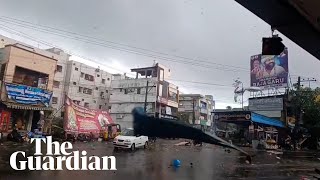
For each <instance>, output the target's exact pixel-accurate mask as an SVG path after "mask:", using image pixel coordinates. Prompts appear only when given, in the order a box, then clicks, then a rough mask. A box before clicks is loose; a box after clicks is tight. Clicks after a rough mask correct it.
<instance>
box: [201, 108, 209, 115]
mask: <svg viewBox="0 0 320 180" xmlns="http://www.w3.org/2000/svg"><path fill="white" fill-rule="evenodd" d="M200 113H202V114H208V109H204V108H201V109H200Z"/></svg>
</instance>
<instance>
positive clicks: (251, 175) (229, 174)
mask: <svg viewBox="0 0 320 180" xmlns="http://www.w3.org/2000/svg"><path fill="white" fill-rule="evenodd" d="M181 141H182V140H158V141H157V142H156V143H155V144H153V145H150V146H149V149H146V150H145V149H138V150H136V151H135V152H128V151H119V152H113V146H112V144H111V143H106V142H88V143H81V142H76V143H74V145H73V148H74V149H73V150H80V151H81V150H86V151H87V152H88V155H89V156H90V155H95V156H100V157H101V156H110V155H114V156H115V157H116V159H117V161H116V163H117V164H116V166H117V171H68V170H63V171H23V172H17V171H12V169H11V167H10V164H9V157H10V155H11V153H13V152H15V151H17V150H23V151H27V153H28V152H30V153H31V154H32V148H33V146H31V145H29V144H23V145H21V144H13V143H5V144H4V145H2V146H1V147H0V157H1V162H0V179H1V180H3V179H5V180H15V179H17V180H19V179H23V180H26V179H28V180H29V179H30V180H38V179H43V180H46V179H61V180H64V179H71V180H72V179H74V180H82V179H84V180H91V179H92V180H93V179H95V180H96V179H103V180H106V179H112V180H123V179H130V180H143V179H145V180H153V179H155V180H171V179H175V180H205V179H301V177H303V176H307V177H312V175H313V174H314V168H316V167H320V160H319V159H318V158H319V157H320V156H319V154H316V153H314V152H287V153H284V154H283V155H275V154H273V153H269V152H265V151H263V152H262V151H261V152H256V156H255V157H254V158H253V162H252V164H246V163H245V157H244V156H241V155H239V153H238V152H236V151H231V152H230V153H228V152H227V151H225V149H223V148H221V147H218V146H213V145H208V144H205V145H204V146H203V147H194V146H175V145H174V144H176V143H178V142H181ZM173 159H179V160H180V161H181V167H179V168H174V167H172V166H170V164H171V162H172V160H173Z"/></svg>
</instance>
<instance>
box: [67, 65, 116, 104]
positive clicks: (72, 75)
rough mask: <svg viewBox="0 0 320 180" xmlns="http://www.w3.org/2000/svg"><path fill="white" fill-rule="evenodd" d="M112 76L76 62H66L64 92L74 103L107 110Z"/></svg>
mask: <svg viewBox="0 0 320 180" xmlns="http://www.w3.org/2000/svg"><path fill="white" fill-rule="evenodd" d="M111 78H112V74H110V73H108V72H106V71H103V70H101V69H99V68H94V67H91V66H88V65H85V64H83V63H80V62H77V61H68V63H67V73H66V84H65V92H66V94H67V95H68V97H69V98H71V99H72V100H73V101H74V102H75V103H77V104H79V105H81V106H84V107H87V108H90V109H102V110H109V109H110V108H109V97H110V85H111Z"/></svg>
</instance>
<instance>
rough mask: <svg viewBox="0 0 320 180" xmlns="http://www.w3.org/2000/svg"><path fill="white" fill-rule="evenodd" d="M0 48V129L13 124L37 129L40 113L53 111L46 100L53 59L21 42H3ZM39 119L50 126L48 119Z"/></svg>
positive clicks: (54, 62)
mask: <svg viewBox="0 0 320 180" xmlns="http://www.w3.org/2000/svg"><path fill="white" fill-rule="evenodd" d="M0 51H1V57H0V60H1V61H0V62H1V70H0V80H1V107H0V110H1V119H0V128H1V131H3V132H7V131H9V130H11V129H12V128H13V126H15V127H16V128H17V129H18V130H27V131H30V130H33V129H37V128H38V125H37V123H39V120H40V119H41V117H44V116H47V115H49V114H51V113H52V111H53V108H52V107H51V104H50V100H51V96H52V91H53V80H54V74H55V70H56V66H57V60H56V59H54V58H53V57H52V56H45V55H43V54H40V53H38V52H36V50H35V49H34V48H33V47H28V46H25V45H21V44H14V45H6V46H5V47H4V48H1V49H0ZM42 112H44V114H41V113H42ZM43 123H46V124H42V125H44V126H46V125H47V127H50V125H49V124H50V122H43ZM42 127H43V126H42ZM44 131H47V129H44ZM48 131H50V130H48Z"/></svg>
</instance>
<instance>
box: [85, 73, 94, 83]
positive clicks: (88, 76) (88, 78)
mask: <svg viewBox="0 0 320 180" xmlns="http://www.w3.org/2000/svg"><path fill="white" fill-rule="evenodd" d="M84 79H85V80H88V81H94V77H93V76H91V75H89V74H85V75H84Z"/></svg>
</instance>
